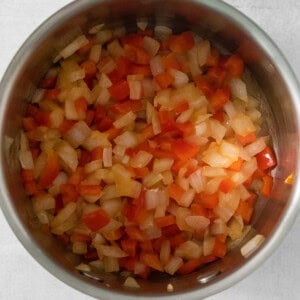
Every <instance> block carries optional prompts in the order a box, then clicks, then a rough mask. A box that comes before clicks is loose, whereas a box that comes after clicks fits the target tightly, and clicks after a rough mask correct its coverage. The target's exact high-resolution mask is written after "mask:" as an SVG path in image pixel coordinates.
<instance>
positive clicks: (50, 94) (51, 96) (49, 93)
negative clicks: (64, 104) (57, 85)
mask: <svg viewBox="0 0 300 300" xmlns="http://www.w3.org/2000/svg"><path fill="white" fill-rule="evenodd" d="M59 93H60V89H50V90H46V91H45V93H44V98H45V99H47V100H57V98H58V95H59Z"/></svg>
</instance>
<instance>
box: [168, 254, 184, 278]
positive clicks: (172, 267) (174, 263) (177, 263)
mask: <svg viewBox="0 0 300 300" xmlns="http://www.w3.org/2000/svg"><path fill="white" fill-rule="evenodd" d="M182 265H183V259H182V258H181V257H178V256H173V257H172V258H171V259H170V260H169V261H168V263H167V264H166V265H165V271H166V272H167V273H168V274H170V275H174V274H175V272H176V271H177V270H178V269H179V268H180V267H181V266H182Z"/></svg>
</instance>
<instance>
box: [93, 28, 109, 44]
mask: <svg viewBox="0 0 300 300" xmlns="http://www.w3.org/2000/svg"><path fill="white" fill-rule="evenodd" d="M112 37H113V32H112V31H111V30H109V29H104V30H100V31H98V32H97V33H96V41H97V42H98V43H99V44H104V43H106V42H108V41H110V40H111V39H112Z"/></svg>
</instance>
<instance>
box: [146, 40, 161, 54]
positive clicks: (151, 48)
mask: <svg viewBox="0 0 300 300" xmlns="http://www.w3.org/2000/svg"><path fill="white" fill-rule="evenodd" d="M143 42H144V48H145V50H146V51H147V52H148V53H149V55H150V56H151V57H154V56H155V55H156V54H157V52H158V50H159V48H160V43H159V42H158V41H157V40H155V39H153V38H151V37H148V36H145V37H144V40H143Z"/></svg>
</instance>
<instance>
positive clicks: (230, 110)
mask: <svg viewBox="0 0 300 300" xmlns="http://www.w3.org/2000/svg"><path fill="white" fill-rule="evenodd" d="M224 111H225V112H226V114H227V115H228V117H229V119H232V118H233V117H234V116H235V115H236V114H237V111H236V108H235V107H234V104H233V102H232V101H229V102H227V103H226V104H225V105H224Z"/></svg>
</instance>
